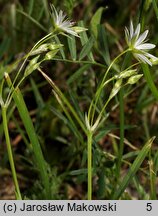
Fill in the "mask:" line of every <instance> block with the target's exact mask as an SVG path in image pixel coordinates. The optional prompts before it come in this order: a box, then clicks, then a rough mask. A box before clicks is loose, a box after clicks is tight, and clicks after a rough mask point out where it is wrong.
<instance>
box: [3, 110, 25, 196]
mask: <svg viewBox="0 0 158 216" xmlns="http://www.w3.org/2000/svg"><path fill="white" fill-rule="evenodd" d="M2 119H3V128H4V134H5V138H6V144H7V151H8V158H9V163H10V167H11V172H12V176H13V181H14V185H15V191H16V197H17V199H18V200H22V197H21V193H20V188H19V184H18V180H17V175H16V170H15V165H14V160H13V154H12V149H11V143H10V138H9V132H8V125H7V107H6V106H2Z"/></svg>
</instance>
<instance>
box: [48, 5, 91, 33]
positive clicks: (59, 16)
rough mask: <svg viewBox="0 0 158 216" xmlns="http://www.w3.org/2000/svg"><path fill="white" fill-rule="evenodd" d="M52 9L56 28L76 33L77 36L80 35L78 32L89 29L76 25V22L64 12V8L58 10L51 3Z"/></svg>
mask: <svg viewBox="0 0 158 216" xmlns="http://www.w3.org/2000/svg"><path fill="white" fill-rule="evenodd" d="M51 9H52V13H51V17H52V20H53V26H54V29H56V30H58V31H61V32H65V33H68V34H70V35H74V36H76V37H79V36H78V33H80V32H82V31H85V30H87V29H86V28H83V27H79V26H74V24H75V23H74V22H72V21H71V20H69V19H68V18H66V14H64V12H63V11H62V10H59V12H57V10H56V9H55V7H54V5H53V4H52V5H51Z"/></svg>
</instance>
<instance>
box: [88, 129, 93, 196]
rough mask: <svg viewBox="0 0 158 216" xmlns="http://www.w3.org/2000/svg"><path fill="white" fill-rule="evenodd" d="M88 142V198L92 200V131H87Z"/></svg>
mask: <svg viewBox="0 0 158 216" xmlns="http://www.w3.org/2000/svg"><path fill="white" fill-rule="evenodd" d="M87 143H88V152H87V154H88V155H87V159H88V163H87V164H88V166H87V168H88V200H92V132H91V131H88V133H87Z"/></svg>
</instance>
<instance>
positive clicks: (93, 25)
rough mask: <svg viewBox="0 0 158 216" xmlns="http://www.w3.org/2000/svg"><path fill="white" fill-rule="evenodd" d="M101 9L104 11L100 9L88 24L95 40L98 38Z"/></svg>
mask: <svg viewBox="0 0 158 216" xmlns="http://www.w3.org/2000/svg"><path fill="white" fill-rule="evenodd" d="M103 9H104V8H103V7H100V8H99V9H98V10H97V11H96V12H95V14H94V15H93V17H92V19H91V22H90V26H91V30H92V32H93V34H94V36H95V38H98V25H99V24H100V21H101V16H102V13H103Z"/></svg>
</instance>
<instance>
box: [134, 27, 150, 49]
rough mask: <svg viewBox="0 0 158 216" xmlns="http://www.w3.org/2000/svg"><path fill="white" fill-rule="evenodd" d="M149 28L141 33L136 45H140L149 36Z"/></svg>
mask: <svg viewBox="0 0 158 216" xmlns="http://www.w3.org/2000/svg"><path fill="white" fill-rule="evenodd" d="M148 32H149V31H148V30H146V31H145V32H144V33H142V34H141V35H140V37H139V38H138V40H137V41H136V43H135V46H138V45H140V44H141V43H142V42H143V41H144V40H145V38H146V37H147V35H148Z"/></svg>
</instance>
